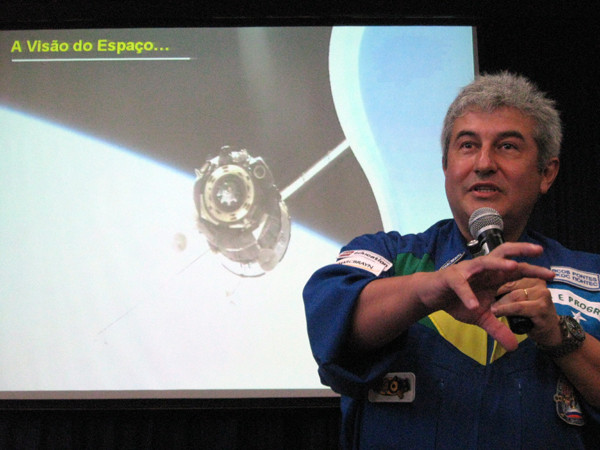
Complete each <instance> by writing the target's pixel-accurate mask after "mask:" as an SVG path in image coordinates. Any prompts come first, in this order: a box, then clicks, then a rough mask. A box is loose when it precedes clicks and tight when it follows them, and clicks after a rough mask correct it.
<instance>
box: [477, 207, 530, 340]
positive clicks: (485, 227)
mask: <svg viewBox="0 0 600 450" xmlns="http://www.w3.org/2000/svg"><path fill="white" fill-rule="evenodd" d="M469 231H470V232H471V235H472V236H473V237H474V238H475V240H473V241H471V242H469V243H468V244H467V246H468V247H469V250H470V251H471V253H472V254H473V256H482V255H487V254H488V253H490V252H491V251H492V250H494V249H495V248H496V247H498V246H499V245H500V244H503V243H504V233H503V231H504V221H503V220H502V216H501V215H500V213H499V212H498V211H496V210H495V209H494V208H487V207H485V208H479V209H477V210H475V211H474V212H473V214H471V217H470V218H469ZM508 324H509V326H510V329H511V330H512V331H513V333H515V334H525V333H527V332H528V331H529V330H531V328H533V322H532V321H531V319H530V318H529V317H522V316H510V317H508Z"/></svg>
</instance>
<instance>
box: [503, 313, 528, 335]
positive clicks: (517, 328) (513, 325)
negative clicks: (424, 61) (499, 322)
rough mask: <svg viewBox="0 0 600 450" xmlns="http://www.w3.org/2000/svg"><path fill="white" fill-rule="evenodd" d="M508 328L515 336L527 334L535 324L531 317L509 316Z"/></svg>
mask: <svg viewBox="0 0 600 450" xmlns="http://www.w3.org/2000/svg"><path fill="white" fill-rule="evenodd" d="M508 326H509V327H510V329H511V330H512V332H513V333H515V334H527V333H528V332H529V330H531V329H532V328H533V322H532V321H531V319H530V318H529V317H523V316H509V317H508Z"/></svg>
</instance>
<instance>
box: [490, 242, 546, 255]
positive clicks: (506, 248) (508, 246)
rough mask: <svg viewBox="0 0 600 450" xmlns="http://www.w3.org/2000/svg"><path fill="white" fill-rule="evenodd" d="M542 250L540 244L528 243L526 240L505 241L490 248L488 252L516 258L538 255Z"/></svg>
mask: <svg viewBox="0 0 600 450" xmlns="http://www.w3.org/2000/svg"><path fill="white" fill-rule="evenodd" d="M543 252H544V247H542V246H541V245H537V244H530V243H527V242H505V243H504V244H502V245H500V246H498V247H496V248H495V249H494V250H492V252H490V254H494V255H496V256H500V257H502V258H516V257H534V256H540V255H541V254H542V253H543Z"/></svg>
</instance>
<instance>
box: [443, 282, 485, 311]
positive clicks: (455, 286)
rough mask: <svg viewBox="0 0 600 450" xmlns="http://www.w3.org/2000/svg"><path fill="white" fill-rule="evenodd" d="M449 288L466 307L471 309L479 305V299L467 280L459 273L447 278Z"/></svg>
mask: <svg viewBox="0 0 600 450" xmlns="http://www.w3.org/2000/svg"><path fill="white" fill-rule="evenodd" d="M449 286H450V289H451V290H452V291H453V292H454V294H455V295H456V296H457V297H458V298H459V299H460V301H461V302H462V303H463V305H465V306H466V307H467V308H468V309H470V310H473V309H475V308H477V307H478V306H479V300H478V299H477V296H476V295H475V293H474V292H473V289H472V288H471V285H470V284H469V282H468V281H467V280H466V279H465V278H464V277H462V276H461V275H460V274H458V276H456V277H453V278H451V279H450V280H449Z"/></svg>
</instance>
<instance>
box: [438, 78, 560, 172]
mask: <svg viewBox="0 0 600 450" xmlns="http://www.w3.org/2000/svg"><path fill="white" fill-rule="evenodd" d="M501 107H513V108H516V109H518V110H519V111H521V113H523V114H524V115H526V116H528V117H531V118H532V119H533V120H534V121H535V123H536V128H535V130H534V136H533V138H534V140H535V142H536V144H537V147H538V168H539V170H540V171H542V170H543V169H544V167H545V166H546V163H547V162H548V161H549V160H550V159H551V158H554V157H558V156H559V154H560V144H561V141H562V125H561V121H560V116H559V113H558V111H557V109H556V107H555V102H554V100H552V99H550V98H548V97H547V96H546V94H545V93H544V92H542V91H540V90H539V89H538V88H537V86H536V85H535V84H533V83H532V82H531V81H529V80H528V79H527V78H525V77H523V76H521V75H514V74H511V73H509V72H501V73H499V74H492V75H481V76H478V77H477V78H476V79H475V81H473V82H472V83H471V84H469V85H467V86H465V87H464V88H463V89H462V90H461V91H460V93H459V94H458V96H457V97H456V99H455V100H454V102H452V104H451V105H450V108H448V112H447V113H446V117H445V119H444V127H443V129H442V149H443V156H442V163H443V165H444V168H446V166H447V163H448V148H449V147H450V138H451V134H452V128H453V127H454V122H455V120H456V119H457V118H459V117H461V116H462V115H464V114H465V113H466V112H468V111H470V110H472V109H480V110H482V111H486V112H492V111H495V110H496V109H498V108H501Z"/></svg>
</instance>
